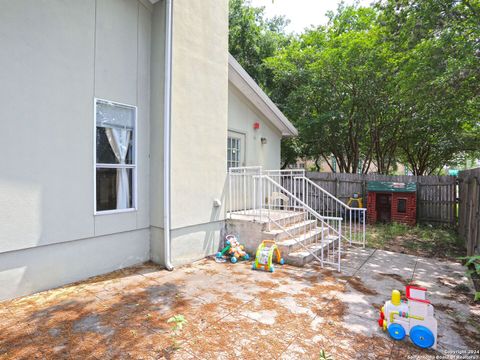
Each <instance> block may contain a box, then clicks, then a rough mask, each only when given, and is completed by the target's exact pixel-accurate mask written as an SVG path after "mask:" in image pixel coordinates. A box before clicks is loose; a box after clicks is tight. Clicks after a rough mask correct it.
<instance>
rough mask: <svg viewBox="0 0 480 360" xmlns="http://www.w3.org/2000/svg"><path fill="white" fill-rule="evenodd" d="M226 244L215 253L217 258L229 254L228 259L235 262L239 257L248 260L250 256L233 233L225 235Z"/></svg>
mask: <svg viewBox="0 0 480 360" xmlns="http://www.w3.org/2000/svg"><path fill="white" fill-rule="evenodd" d="M225 244H226V246H225V247H224V248H223V250H222V251H220V252H218V253H217V258H223V256H225V255H227V256H230V261H231V262H232V263H234V264H235V263H236V262H237V261H238V260H239V259H243V260H248V259H250V256H249V255H248V254H247V253H246V252H245V250H244V247H243V245H240V243H239V242H238V240H237V238H236V237H235V235H227V236H226V237H225Z"/></svg>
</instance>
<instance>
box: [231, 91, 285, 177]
mask: <svg viewBox="0 0 480 360" xmlns="http://www.w3.org/2000/svg"><path fill="white" fill-rule="evenodd" d="M255 122H258V123H259V124H260V128H259V129H256V130H255V129H254V128H253V124H254V123H255ZM228 130H230V131H235V132H237V133H242V134H245V142H246V144H245V145H246V146H245V148H246V149H245V150H246V153H245V166H263V168H264V169H267V170H274V169H279V168H280V142H281V139H282V134H281V133H280V131H279V130H278V129H277V128H275V127H274V126H273V125H272V123H271V122H270V121H268V120H267V119H266V118H265V116H263V115H262V114H261V113H260V112H259V111H258V110H256V109H255V107H254V106H253V105H252V103H251V102H250V101H249V100H248V99H247V98H246V97H245V96H244V95H243V94H241V93H240V91H238V89H237V88H236V87H235V86H234V85H232V84H229V86H228ZM262 137H264V138H266V139H267V143H266V144H264V145H262V144H261V140H260V139H261V138H262Z"/></svg>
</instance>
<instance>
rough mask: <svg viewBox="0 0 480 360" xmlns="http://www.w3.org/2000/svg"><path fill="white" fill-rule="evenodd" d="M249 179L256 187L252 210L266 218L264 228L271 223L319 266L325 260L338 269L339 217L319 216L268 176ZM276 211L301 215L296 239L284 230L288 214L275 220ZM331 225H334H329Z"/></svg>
mask: <svg viewBox="0 0 480 360" xmlns="http://www.w3.org/2000/svg"><path fill="white" fill-rule="evenodd" d="M253 178H254V183H255V186H254V189H256V193H255V196H254V197H255V199H256V201H255V202H254V205H255V208H254V213H255V214H258V217H259V218H260V219H262V217H266V218H267V219H268V220H269V221H267V224H268V226H269V228H268V229H269V230H271V229H270V226H271V224H273V225H275V226H277V227H278V228H279V229H280V230H281V231H283V232H285V233H286V234H287V235H288V237H289V238H290V239H292V240H294V241H295V242H296V244H298V245H300V246H301V247H303V248H305V249H306V250H307V251H308V252H309V253H310V254H312V255H313V256H314V257H315V259H317V260H320V262H321V265H322V267H323V264H324V263H327V264H330V265H334V266H337V267H338V270H339V271H340V258H341V242H342V241H341V239H342V221H343V219H342V218H341V217H334V216H322V215H320V214H319V213H318V212H316V211H315V210H314V209H312V208H311V207H310V206H309V205H307V204H306V203H305V202H303V201H302V200H301V199H299V198H298V197H296V196H295V195H294V194H293V193H292V192H290V191H289V190H288V189H286V188H284V187H283V186H282V185H281V184H279V183H278V182H276V181H274V180H273V179H272V178H270V177H269V176H268V175H256V176H253ZM275 194H281V196H279V197H278V198H277V197H275V196H274V195H275ZM272 199H273V200H272ZM278 210H281V211H283V212H285V211H288V212H291V213H292V214H293V216H299V217H301V221H303V225H302V230H303V231H302V233H303V235H302V236H301V237H300V240H297V238H296V237H295V236H294V235H293V234H292V233H291V232H289V231H288V230H287V229H286V227H287V225H288V224H289V223H288V222H289V221H290V220H289V219H290V217H288V216H287V217H283V218H282V217H281V216H280V218H279V219H275V218H274V217H273V216H272V214H273V213H275V212H276V211H278ZM297 220H298V219H297ZM282 222H283V224H282ZM332 224H334V225H336V226H332ZM319 225H320V227H319ZM325 235H327V238H325ZM305 241H307V244H308V245H309V246H313V249H317V250H318V249H320V252H321V256H320V258H319V257H318V256H317V255H316V254H315V253H314V252H313V251H311V250H310V249H309V248H308V246H307V244H306V243H304V242H305ZM325 252H326V254H325Z"/></svg>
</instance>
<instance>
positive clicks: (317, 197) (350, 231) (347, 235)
mask: <svg viewBox="0 0 480 360" xmlns="http://www.w3.org/2000/svg"><path fill="white" fill-rule="evenodd" d="M293 193H294V195H295V196H297V197H299V198H300V199H302V201H303V202H304V203H306V204H307V205H308V206H310V207H311V208H312V209H314V210H315V211H316V212H317V213H318V214H320V215H321V216H333V217H341V218H342V219H343V220H344V221H343V228H342V234H343V235H342V238H343V239H344V240H346V241H348V242H349V243H350V244H356V245H362V246H363V247H365V222H366V217H367V216H366V215H367V209H365V208H355V207H350V206H348V205H347V204H345V203H344V202H343V201H341V200H340V199H338V198H336V197H335V196H334V195H332V194H330V193H329V192H328V191H326V190H325V189H323V188H321V187H320V186H318V185H317V184H316V183H314V182H313V181H311V180H310V179H308V178H307V177H305V176H298V177H295V179H294V192H293Z"/></svg>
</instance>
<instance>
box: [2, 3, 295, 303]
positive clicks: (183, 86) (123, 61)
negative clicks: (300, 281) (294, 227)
mask: <svg viewBox="0 0 480 360" xmlns="http://www.w3.org/2000/svg"><path fill="white" fill-rule="evenodd" d="M0 43H1V44H2V53H3V54H5V55H8V56H2V57H0V79H1V82H0V94H1V99H2V105H1V107H0V115H1V117H0V118H1V120H0V121H1V124H2V134H3V137H2V142H1V143H2V149H3V155H4V156H3V159H2V161H1V167H0V204H1V208H0V300H2V299H8V298H12V297H17V296H21V295H25V294H30V293H33V292H36V291H39V290H44V289H48V288H51V287H55V286H59V285H63V284H65V283H69V282H72V281H76V280H81V279H84V278H86V277H89V276H93V275H97V274H101V273H106V272H109V271H112V270H115V269H119V268H122V267H127V266H131V265H134V264H137V263H141V262H144V261H148V260H153V261H154V262H156V263H159V264H161V265H163V266H165V267H166V268H168V269H171V268H172V267H173V266H175V265H179V264H184V263H189V262H192V261H194V260H197V259H200V258H202V257H204V256H206V255H209V254H213V253H215V252H216V251H217V249H218V246H219V243H220V241H221V238H222V236H223V235H224V229H225V197H226V194H227V190H226V189H227V188H228V184H227V176H226V170H227V167H228V166H243V165H262V166H264V167H265V168H278V167H279V165H280V139H281V137H282V136H285V135H287V136H292V135H296V134H297V132H296V129H295V128H294V127H293V126H292V125H291V124H290V123H289V121H288V120H287V119H286V118H285V117H284V116H283V114H282V113H281V112H280V111H279V110H278V109H277V107H276V106H275V105H274V104H273V103H272V102H271V101H270V99H268V97H267V96H266V95H265V94H264V93H263V92H262V91H261V90H260V88H259V87H258V86H257V85H256V84H255V82H254V81H253V80H252V79H251V78H250V77H249V76H248V74H247V73H246V72H245V71H244V70H243V69H242V68H241V66H240V65H239V64H238V63H237V62H236V61H235V60H234V59H233V58H232V57H231V56H230V57H229V55H228V1H227V0H160V1H158V0H96V1H95V0H82V1H75V0H71V1H60V0H45V1H38V0H16V1H5V2H2V5H1V9H0ZM227 157H228V159H229V160H228V161H227Z"/></svg>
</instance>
